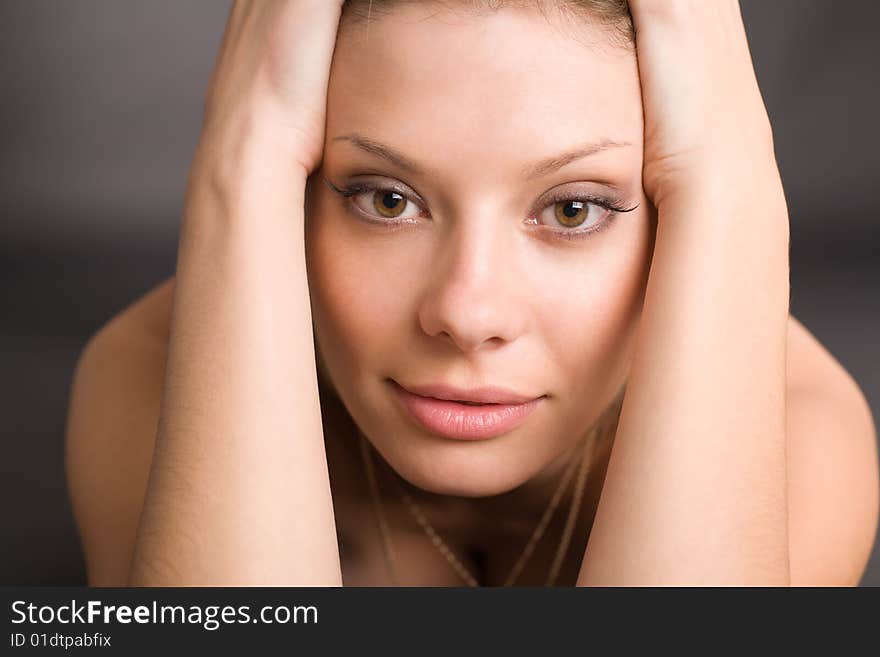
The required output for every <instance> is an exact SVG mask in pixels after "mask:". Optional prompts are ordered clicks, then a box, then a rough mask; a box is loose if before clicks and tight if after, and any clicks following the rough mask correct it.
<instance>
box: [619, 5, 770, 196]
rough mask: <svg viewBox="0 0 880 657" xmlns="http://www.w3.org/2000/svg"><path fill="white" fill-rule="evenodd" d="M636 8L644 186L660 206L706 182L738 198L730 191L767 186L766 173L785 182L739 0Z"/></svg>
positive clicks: (634, 6) (633, 6)
mask: <svg viewBox="0 0 880 657" xmlns="http://www.w3.org/2000/svg"><path fill="white" fill-rule="evenodd" d="M629 5H630V11H631V13H632V16H633V23H634V25H635V30H636V53H637V57H638V64H639V77H640V80H641V86H642V104H643V106H644V114H645V145H644V151H645V152H644V156H645V161H644V165H643V185H644V189H645V193H646V194H647V195H648V197H649V198H651V199H652V202H653V203H654V205H655V207H657V208H658V209H659V208H660V206H661V205H662V204H663V203H664V202H665V201H666V200H667V199H669V198H670V197H675V196H677V195H679V194H681V193H690V192H691V191H693V190H694V189H695V187H699V186H701V185H702V186H705V185H706V184H709V185H711V186H712V187H713V189H716V190H719V191H723V190H726V193H731V192H732V190H731V185H737V184H742V185H744V186H746V187H747V188H750V189H751V188H752V187H753V186H754V185H755V184H756V181H762V182H761V183H760V184H762V185H766V184H767V183H768V174H770V178H769V183H770V184H771V185H774V184H777V183H778V170H777V169H776V161H775V156H774V152H773V136H772V130H771V126H770V120H769V117H768V116H767V111H766V108H765V106H764V102H763V99H762V98H761V93H760V90H759V88H758V83H757V80H756V77H755V71H754V68H753V66H752V61H751V56H750V54H749V48H748V42H747V39H746V33H745V27H744V25H743V22H742V16H741V14H740V9H739V3H738V0H708V1H707V0H629ZM738 189H743V187H739V188H738ZM779 190H781V183H779Z"/></svg>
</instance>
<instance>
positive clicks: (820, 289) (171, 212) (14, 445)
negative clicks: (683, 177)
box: [0, 0, 880, 586]
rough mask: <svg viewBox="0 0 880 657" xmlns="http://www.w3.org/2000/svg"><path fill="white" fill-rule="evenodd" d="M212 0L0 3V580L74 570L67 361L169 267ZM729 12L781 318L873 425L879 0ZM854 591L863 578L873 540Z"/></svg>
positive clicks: (879, 303) (219, 13)
mask: <svg viewBox="0 0 880 657" xmlns="http://www.w3.org/2000/svg"><path fill="white" fill-rule="evenodd" d="M229 6H230V2H229V0H225V1H218V0H188V2H177V1H176V0H151V1H150V2H141V1H140V0H77V1H76V2H56V1H54V0H18V1H13V0H0V273H2V277H3V281H4V285H3V292H2V295H3V297H2V298H3V300H2V314H0V317H2V319H0V358H2V369H0V403H2V404H3V408H4V412H3V429H2V440H0V500H2V502H0V536H2V541H0V584H3V585H17V584H21V585H79V584H84V583H85V571H84V566H83V559H82V553H81V548H80V544H79V539H78V536H77V532H76V527H75V525H74V522H73V517H72V515H71V511H70V505H69V501H68V499H67V492H66V483H65V476H64V467H63V438H64V423H65V417H66V412H67V402H68V395H69V386H70V383H71V377H72V374H73V368H74V365H75V363H76V359H77V357H78V355H79V352H80V350H81V349H82V347H83V346H84V344H85V341H86V340H87V339H88V338H89V336H91V335H92V334H93V333H94V332H95V331H96V330H97V329H98V328H99V327H100V326H101V325H102V324H104V322H106V321H107V320H108V319H109V318H110V317H111V316H113V315H114V314H116V313H118V312H119V311H121V310H122V309H124V308H125V307H126V306H127V305H128V304H129V303H130V302H132V301H133V300H135V299H136V298H137V297H139V296H140V295H142V294H144V293H145V292H146V291H148V290H149V289H150V288H151V287H153V286H154V285H156V284H157V283H159V282H160V281H162V280H164V279H165V278H167V277H168V276H171V275H173V273H174V269H175V262H176V250H177V231H178V227H179V221H180V214H181V209H182V202H183V196H184V191H185V185H186V176H187V172H188V169H189V164H190V159H191V157H192V154H193V150H194V148H195V144H196V141H197V139H198V135H199V128H200V119H201V111H202V99H203V94H204V92H205V88H206V84H207V80H208V78H209V76H210V73H211V70H212V65H213V60H214V56H215V54H216V51H217V48H218V47H219V44H220V39H221V36H222V33H223V28H224V25H225V21H226V15H227V13H228V10H229ZM742 7H743V15H744V17H745V21H746V27H747V30H748V33H749V40H750V44H751V48H752V55H753V58H754V62H755V67H756V70H757V73H758V78H759V81H760V84H761V88H762V91H763V94H764V98H765V101H766V104H767V107H768V110H769V113H770V116H771V119H772V122H773V126H774V137H775V141H776V150H777V156H778V161H779V165H780V169H781V172H782V177H783V181H784V183H785V188H786V193H787V197H788V200H789V207H790V211H791V215H790V216H791V237H792V247H791V267H792V274H791V282H792V313H793V314H794V315H795V316H796V317H797V318H798V319H800V320H801V321H802V322H803V323H804V324H805V325H806V326H807V328H808V329H809V330H810V331H812V332H813V333H814V334H815V335H816V336H817V337H818V338H819V340H820V341H821V342H822V343H823V344H824V345H825V346H826V347H827V348H828V349H829V350H830V351H831V353H833V354H834V355H835V356H836V357H837V358H838V360H840V361H841V363H843V365H844V367H846V368H847V370H849V372H850V373H851V374H852V375H853V376H854V377H855V379H856V380H857V381H858V382H859V383H860V384H861V386H862V389H863V390H864V391H865V394H866V396H867V397H868V400H869V402H870V404H871V407H872V410H873V413H874V417H875V421H878V422H880V420H878V418H880V367H878V365H880V346H878V342H880V340H878V338H880V331H878V328H880V294H878V281H880V257H878V256H880V220H878V219H880V217H878V214H880V199H878V194H877V192H878V186H880V185H878V183H880V175H878V174H880V167H878V147H880V126H878V119H880V85H878V83H877V66H878V65H880V40H878V39H877V31H876V26H877V25H878V24H880V3H877V2H874V1H873V0H845V1H843V2H841V1H840V0H774V1H773V2H761V1H760V0H742ZM817 540H821V537H817ZM862 585H863V586H877V585H880V548H878V547H877V546H876V545H875V551H874V555H873V557H872V559H871V562H870V563H869V566H868V570H867V572H866V574H865V576H864V578H863V580H862Z"/></svg>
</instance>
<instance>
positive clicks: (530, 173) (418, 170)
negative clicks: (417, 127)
mask: <svg viewBox="0 0 880 657" xmlns="http://www.w3.org/2000/svg"><path fill="white" fill-rule="evenodd" d="M332 141H348V142H350V143H352V144H354V145H355V146H357V147H358V148H360V149H361V150H363V151H366V152H367V153H372V154H373V155H376V156H378V157H381V158H382V159H384V160H387V161H388V162H391V163H392V164H394V165H396V166H397V167H399V168H401V169H403V170H404V171H407V172H409V173H411V174H415V175H425V167H424V166H422V165H421V164H419V163H418V162H416V161H415V160H413V159H412V158H410V157H407V156H406V155H404V154H403V153H401V152H400V151H398V150H396V149H394V148H392V147H391V146H388V145H387V144H383V143H381V142H378V141H376V140H375V139H370V138H369V137H365V136H363V135H360V134H358V133H354V132H353V133H349V134H346V135H339V136H338V137H334V138H333V140H332ZM631 145H632V144H631V143H630V142H628V141H615V140H613V139H602V140H599V141H597V142H591V143H587V144H582V145H581V146H579V147H577V148H575V149H573V150H570V151H566V152H565V153H560V154H558V155H552V156H550V157H547V158H544V159H542V160H538V161H537V162H534V163H532V164H529V165H527V166H526V167H524V168H523V175H524V176H525V177H526V178H527V179H532V178H538V177H540V176H546V175H549V174H551V173H553V172H554V171H558V170H559V169H561V168H562V167H564V166H565V165H567V164H571V163H572V162H574V161H575V160H580V159H583V158H585V157H590V156H591V155H595V154H596V153H600V152H602V151H606V150H609V149H612V148H621V147H624V146H631Z"/></svg>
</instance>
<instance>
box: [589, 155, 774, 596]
mask: <svg viewBox="0 0 880 657" xmlns="http://www.w3.org/2000/svg"><path fill="white" fill-rule="evenodd" d="M769 175H771V176H772V178H771V180H773V181H775V182H774V183H773V184H765V186H764V187H762V188H760V189H759V190H758V191H755V190H749V193H748V194H746V193H743V192H742V191H739V190H743V189H745V186H742V187H738V186H736V185H735V184H728V183H729V181H727V180H718V182H717V183H713V184H712V185H709V186H703V187H702V188H699V189H700V191H699V192H691V193H688V194H681V195H679V196H678V197H677V198H673V199H667V203H666V204H665V205H663V206H662V207H660V208H659V210H658V212H659V221H658V230H657V239H656V244H655V251H654V256H653V263H652V268H651V272H650V276H649V281H648V286H647V290H646V297H645V303H644V310H643V315H642V318H641V323H640V326H639V331H638V335H637V343H636V345H635V350H634V352H633V360H632V366H631V371H630V376H629V379H628V383H627V389H626V396H625V400H624V403H623V407H622V411H621V418H620V423H619V427H618V432H617V435H616V438H615V442H614V447H613V450H612V455H611V459H610V462H609V466H608V471H607V474H606V480H605V484H604V488H603V491H602V497H601V501H600V503H599V507H598V510H597V514H596V518H595V522H594V525H593V529H592V532H591V535H590V539H589V544H588V546H587V549H586V552H585V556H584V563H583V567H582V569H581V573H580V577H579V579H578V584H579V585H716V584H718V585H724V584H733V585H750V584H755V585H763V584H771V585H775V584H787V583H788V579H789V571H788V537H787V508H786V470H785V338H786V322H787V318H788V312H789V266H788V248H789V243H788V217H787V211H786V207H785V200H784V196H783V193H782V188H781V184H779V183H778V180H776V179H775V176H776V175H778V174H777V173H776V170H775V166H774V168H773V170H772V172H771V173H770V174H769ZM757 178H758V177H756V179H757ZM696 188H697V186H695V187H694V189H696Z"/></svg>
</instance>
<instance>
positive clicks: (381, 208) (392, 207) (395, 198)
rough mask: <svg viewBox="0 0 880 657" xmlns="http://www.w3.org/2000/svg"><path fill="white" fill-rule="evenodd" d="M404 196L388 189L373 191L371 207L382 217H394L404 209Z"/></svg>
mask: <svg viewBox="0 0 880 657" xmlns="http://www.w3.org/2000/svg"><path fill="white" fill-rule="evenodd" d="M406 202H407V201H406V197H405V196H403V195H401V194H398V193H397V192H395V191H392V190H390V189H377V190H375V191H374V192H373V208H374V209H375V210H376V212H378V213H379V214H380V215H382V216H383V217H386V218H388V219H395V218H397V217H399V216H400V215H401V213H402V212H403V211H404V209H406Z"/></svg>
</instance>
